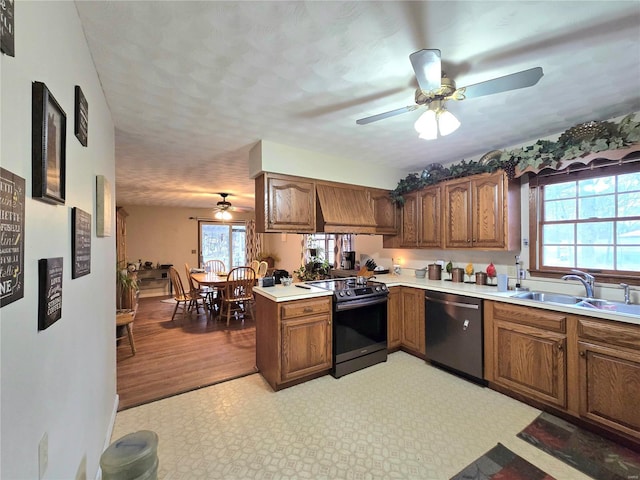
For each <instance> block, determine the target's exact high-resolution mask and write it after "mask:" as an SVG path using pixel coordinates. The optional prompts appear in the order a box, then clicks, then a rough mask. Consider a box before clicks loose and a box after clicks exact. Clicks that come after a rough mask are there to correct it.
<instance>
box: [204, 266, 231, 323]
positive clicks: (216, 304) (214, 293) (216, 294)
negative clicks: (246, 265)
mask: <svg viewBox="0 0 640 480" xmlns="http://www.w3.org/2000/svg"><path fill="white" fill-rule="evenodd" d="M204 269H205V271H207V272H213V273H217V274H220V273H224V274H225V275H226V272H227V267H226V265H225V264H224V262H223V261H222V260H207V261H206V262H204ZM222 290H223V289H222V288H215V287H213V288H211V293H210V294H209V296H208V298H207V300H208V303H209V308H210V309H211V311H212V312H213V311H215V310H218V311H219V310H220V308H221V306H222Z"/></svg>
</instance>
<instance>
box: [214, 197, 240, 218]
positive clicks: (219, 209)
mask: <svg viewBox="0 0 640 480" xmlns="http://www.w3.org/2000/svg"><path fill="white" fill-rule="evenodd" d="M218 195H220V196H221V197H222V200H220V201H219V202H218V203H216V206H215V208H214V209H213V210H214V212H215V214H214V215H213V216H214V217H215V218H216V219H218V220H231V212H232V211H236V210H237V209H236V208H235V207H234V206H232V205H231V202H229V201H228V200H227V197H228V196H230V195H231V194H230V193H218Z"/></svg>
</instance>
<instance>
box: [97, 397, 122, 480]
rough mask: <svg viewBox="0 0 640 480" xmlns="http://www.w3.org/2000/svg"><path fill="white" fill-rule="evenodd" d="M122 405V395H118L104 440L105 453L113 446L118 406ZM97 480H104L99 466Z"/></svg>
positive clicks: (114, 400)
mask: <svg viewBox="0 0 640 480" xmlns="http://www.w3.org/2000/svg"><path fill="white" fill-rule="evenodd" d="M119 404H120V395H118V394H117V393H116V396H115V398H114V399H113V410H111V418H110V419H109V425H107V435H106V438H105V439H104V448H103V449H102V451H103V452H104V451H105V450H106V449H107V448H109V445H111V436H112V435H113V427H114V426H115V424H116V415H117V414H118V405H119ZM96 480H102V469H101V468H100V465H98V471H97V472H96Z"/></svg>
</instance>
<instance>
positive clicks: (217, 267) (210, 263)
mask: <svg viewBox="0 0 640 480" xmlns="http://www.w3.org/2000/svg"><path fill="white" fill-rule="evenodd" d="M204 268H205V270H206V271H207V272H214V273H218V272H226V271H227V267H225V265H224V262H223V261H222V260H207V261H206V262H205V264H204Z"/></svg>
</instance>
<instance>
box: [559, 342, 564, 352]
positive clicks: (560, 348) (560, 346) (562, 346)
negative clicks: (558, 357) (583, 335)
mask: <svg viewBox="0 0 640 480" xmlns="http://www.w3.org/2000/svg"><path fill="white" fill-rule="evenodd" d="M563 349H564V345H562V343H559V344H558V350H560V351H562V350H563Z"/></svg>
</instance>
